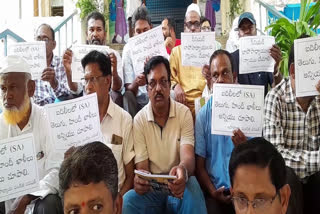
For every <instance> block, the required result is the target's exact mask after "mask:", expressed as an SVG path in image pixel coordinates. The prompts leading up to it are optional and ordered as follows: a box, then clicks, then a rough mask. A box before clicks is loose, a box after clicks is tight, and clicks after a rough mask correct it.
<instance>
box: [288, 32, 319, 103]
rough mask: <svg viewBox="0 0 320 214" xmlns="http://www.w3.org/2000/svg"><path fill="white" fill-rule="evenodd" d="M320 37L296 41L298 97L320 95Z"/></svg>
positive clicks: (295, 63) (295, 64)
mask: <svg viewBox="0 0 320 214" xmlns="http://www.w3.org/2000/svg"><path fill="white" fill-rule="evenodd" d="M319 65H320V36H318V37H311V38H305V39H297V40H294V68H295V81H296V96H297V97H305V96H314V95H319V92H318V91H317V90H316V84H317V83H318V82H319V80H320V66H319Z"/></svg>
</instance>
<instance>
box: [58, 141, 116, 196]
mask: <svg viewBox="0 0 320 214" xmlns="http://www.w3.org/2000/svg"><path fill="white" fill-rule="evenodd" d="M99 182H103V183H104V184H105V185H106V187H107V188H108V190H109V191H110V192H111V195H112V198H113V200H115V199H116V197H117V194H118V167H117V162H116V159H115V157H114V155H113V153H112V151H111V149H110V148H109V147H108V146H106V145H105V144H103V143H101V142H93V143H88V144H86V145H84V146H80V147H77V149H76V150H75V151H74V152H73V153H72V154H71V155H70V156H69V157H67V158H66V159H65V160H64V161H63V163H62V165H61V168H60V171H59V187H60V194H61V196H62V197H63V196H64V193H65V192H66V191H67V190H68V189H69V188H70V187H71V186H72V185H73V184H77V183H80V184H84V185H88V184H90V183H95V184H97V183H99Z"/></svg>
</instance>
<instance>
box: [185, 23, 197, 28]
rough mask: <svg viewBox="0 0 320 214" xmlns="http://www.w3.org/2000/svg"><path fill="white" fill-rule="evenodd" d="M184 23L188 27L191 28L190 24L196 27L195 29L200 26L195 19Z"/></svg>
mask: <svg viewBox="0 0 320 214" xmlns="http://www.w3.org/2000/svg"><path fill="white" fill-rule="evenodd" d="M185 25H186V26H187V28H189V29H191V28H192V26H194V28H196V29H198V28H200V22H198V21H196V22H185Z"/></svg>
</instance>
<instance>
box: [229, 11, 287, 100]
mask: <svg viewBox="0 0 320 214" xmlns="http://www.w3.org/2000/svg"><path fill="white" fill-rule="evenodd" d="M236 30H238V32H239V38H241V37H245V36H256V35H257V27H256V20H255V18H254V17H253V14H252V13H250V12H245V13H243V14H241V16H240V17H239V21H238V28H237V29H236ZM231 55H232V58H233V63H234V69H235V70H234V72H236V73H237V78H238V83H239V84H245V85H263V86H264V87H265V90H264V91H265V95H266V94H267V93H268V87H269V85H270V86H271V87H273V86H276V85H277V84H278V83H280V81H281V80H282V75H281V73H280V71H279V69H278V67H279V63H280V61H281V59H282V56H281V50H280V48H279V47H278V46H277V45H273V46H272V48H271V49H270V56H271V57H272V58H273V59H274V60H275V65H274V72H273V73H270V72H264V71H261V72H257V73H250V74H239V49H238V50H236V51H235V52H233V53H232V54H231Z"/></svg>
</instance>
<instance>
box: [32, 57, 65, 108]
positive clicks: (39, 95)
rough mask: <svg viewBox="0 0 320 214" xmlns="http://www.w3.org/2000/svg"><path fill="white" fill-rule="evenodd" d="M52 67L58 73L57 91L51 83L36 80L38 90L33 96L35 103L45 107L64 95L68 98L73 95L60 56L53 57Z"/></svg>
mask: <svg viewBox="0 0 320 214" xmlns="http://www.w3.org/2000/svg"><path fill="white" fill-rule="evenodd" d="M50 67H52V68H53V69H54V71H55V73H56V79H57V82H58V86H57V88H56V89H53V88H52V87H51V85H50V83H49V82H47V81H42V80H35V83H36V90H35V94H34V96H33V100H34V103H36V104H38V105H40V106H44V105H46V104H49V103H54V101H55V99H56V98H57V97H60V96H63V95H65V96H68V95H70V94H71V92H70V90H69V87H68V82H67V76H66V73H65V71H64V67H63V64H62V60H61V58H59V57H58V56H53V58H52V62H51V66H50Z"/></svg>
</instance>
